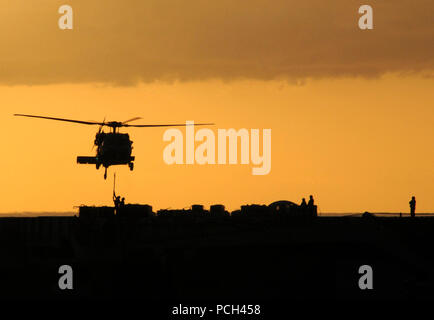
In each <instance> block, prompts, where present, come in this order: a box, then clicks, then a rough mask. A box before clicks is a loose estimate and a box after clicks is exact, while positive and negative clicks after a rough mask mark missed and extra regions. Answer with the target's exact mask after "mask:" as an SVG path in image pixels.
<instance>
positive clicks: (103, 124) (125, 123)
mask: <svg viewBox="0 0 434 320" xmlns="http://www.w3.org/2000/svg"><path fill="white" fill-rule="evenodd" d="M14 116H16V117H27V118H38V119H48V120H55V121H64V122H72V123H79V124H85V125H96V126H100V127H101V128H102V127H110V128H112V130H113V132H116V131H117V130H116V129H118V128H123V127H128V128H157V127H185V126H188V124H186V123H181V124H129V122H132V121H136V120H140V119H142V118H140V117H135V118H132V119H129V120H126V121H123V122H119V121H110V122H105V120H104V121H103V122H96V121H82V120H71V119H63V118H54V117H45V116H35V115H29V114H14ZM213 124H214V123H197V124H196V123H195V124H194V125H195V126H207V125H213Z"/></svg>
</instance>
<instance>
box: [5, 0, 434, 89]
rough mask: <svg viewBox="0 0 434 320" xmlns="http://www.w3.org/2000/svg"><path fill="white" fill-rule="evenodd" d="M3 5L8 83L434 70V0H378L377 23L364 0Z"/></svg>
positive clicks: (51, 0)
mask: <svg viewBox="0 0 434 320" xmlns="http://www.w3.org/2000/svg"><path fill="white" fill-rule="evenodd" d="M62 4H64V2H63V1H57V0H45V1H40V2H38V5H36V4H32V5H31V6H30V5H29V2H28V1H26V0H15V1H12V2H10V3H8V4H3V9H4V10H0V12H1V13H0V39H2V45H1V49H0V83H2V84H7V85H16V84H28V85H32V84H50V83H63V82H72V83H77V82H103V83H111V84H115V85H131V84H135V83H138V82H141V81H143V82H151V81H173V80H179V81H188V80H207V79H216V78H217V79H223V80H225V81H227V80H234V79H239V78H251V79H261V80H268V79H275V78H286V79H288V80H290V81H300V80H303V79H306V78H323V77H342V76H351V77H356V76H362V77H375V76H379V75H381V74H384V73H386V72H398V73H413V72H418V73H419V72H420V73H423V74H424V75H425V76H428V77H429V76H431V75H432V74H433V70H434V41H433V39H434V25H433V17H432V12H434V2H433V1H432V0H419V1H417V2H415V1H413V0H396V1H387V0H386V1H385V0H381V1H378V0H369V1H367V4H370V5H371V6H372V7H373V10H374V29H373V30H364V31H362V30H360V29H359V28H358V18H359V16H360V15H359V13H358V8H359V6H360V5H361V4H362V3H360V1H355V0H346V1H342V0H330V1H323V0H307V1H291V0H286V1H284V0H273V1H269V0H250V1H242V0H231V1H229V0H219V1H213V2H211V1H203V0H184V1H178V0H170V1H169V0H148V1H140V0H126V1H117V0H92V1H83V0H70V1H68V4H69V5H71V6H72V8H73V10H74V30H60V29H59V28H58V26H57V21H58V19H59V17H60V14H58V12H57V10H58V8H59V7H60V6H61V5H62Z"/></svg>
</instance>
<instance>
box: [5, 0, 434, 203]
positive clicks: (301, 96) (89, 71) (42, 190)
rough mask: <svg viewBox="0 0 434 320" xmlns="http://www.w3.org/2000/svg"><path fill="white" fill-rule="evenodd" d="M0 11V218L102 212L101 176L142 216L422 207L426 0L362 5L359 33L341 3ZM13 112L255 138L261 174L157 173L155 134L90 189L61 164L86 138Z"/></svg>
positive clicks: (220, 169) (429, 180) (429, 85)
mask: <svg viewBox="0 0 434 320" xmlns="http://www.w3.org/2000/svg"><path fill="white" fill-rule="evenodd" d="M0 3H1V4H2V5H3V8H6V9H7V10H6V11H5V10H3V11H1V12H2V13H1V14H0V36H1V37H2V39H3V43H6V45H2V49H1V50H0V63H1V65H0V66H1V68H0V102H1V106H2V107H1V109H0V113H1V119H2V126H1V127H0V137H2V143H1V145H2V150H3V152H2V157H0V167H1V168H2V169H3V170H2V174H1V175H2V176H1V181H2V184H1V186H0V191H1V194H2V197H1V198H2V200H1V203H0V212H22V211H71V210H72V207H73V206H76V205H80V204H88V205H90V204H95V205H102V204H111V195H112V183H113V177H112V174H113V172H117V176H118V188H117V191H118V193H119V194H122V195H123V196H125V197H126V198H127V202H141V203H149V204H151V205H153V206H154V208H156V209H159V208H168V207H172V208H183V207H187V206H190V205H191V204H194V203H201V204H205V205H210V204H214V203H223V204H225V205H226V206H227V207H228V208H229V209H236V208H238V207H239V206H240V205H241V204H246V203H266V204H268V203H270V202H273V201H275V200H281V199H286V200H290V201H295V202H299V201H300V200H301V198H302V197H307V196H308V195H309V194H313V195H314V197H315V198H316V200H317V203H318V205H319V209H320V211H322V212H360V211H374V212H375V211H377V212H379V211H394V212H400V211H402V212H406V211H408V201H409V200H410V197H411V196H412V195H415V196H416V198H417V201H418V202H417V211H419V212H420V211H424V212H433V211H434V197H433V196H432V195H433V190H434V166H433V163H434V148H433V147H432V141H433V138H434V90H433V88H434V77H433V74H434V73H433V70H434V59H433V57H434V48H433V42H432V39H433V35H434V28H432V15H431V13H432V10H431V9H432V6H433V4H432V3H431V2H429V1H421V2H420V3H419V5H418V6H417V5H415V4H412V3H411V2H410V1H407V0H401V1H396V2H395V3H394V4H395V5H392V4H384V3H381V2H378V1H372V4H373V7H374V17H375V20H374V25H375V28H374V30H372V31H368V32H371V33H364V32H365V31H361V30H358V29H357V16H358V15H357V9H358V5H359V4H358V2H356V1H348V2H345V4H342V5H340V4H339V2H337V1H331V2H330V3H331V6H332V5H333V6H334V7H333V10H331V9H330V7H328V6H327V5H325V4H324V2H323V1H316V0H315V1H310V2H309V1H308V2H305V4H300V3H298V2H295V1H294V2H291V1H276V2H275V3H274V4H273V5H271V4H270V2H266V1H260V0H255V1H253V2H252V3H251V4H250V6H249V7H247V8H246V7H245V5H242V3H244V2H237V1H235V2H233V1H232V2H226V1H223V2H221V4H220V5H217V4H209V5H204V4H203V3H204V2H201V1H192V2H188V3H187V4H185V5H182V6H181V4H180V3H181V2H178V1H166V0H165V1H149V2H146V3H147V4H146V5H143V4H141V3H142V2H138V1H130V2H128V1H127V2H125V3H128V4H129V5H127V4H124V5H123V7H118V6H119V5H118V3H119V2H115V1H95V2H92V4H90V3H87V2H82V1H70V3H69V4H70V5H71V6H72V7H73V8H74V17H75V20H74V25H75V26H76V27H75V29H74V30H69V31H60V30H58V28H57V19H58V17H59V14H57V8H58V7H59V6H60V5H61V4H63V2H59V1H54V0H47V1H43V2H42V3H41V5H40V7H32V8H30V7H27V6H26V5H25V2H24V1H21V0H18V1H16V2H13V3H10V2H6V1H0ZM182 3H184V2H182ZM201 3H202V4H201ZM219 3H220V2H219ZM104 4H105V6H104ZM223 4H225V5H227V7H225V6H224V5H223ZM290 4H291V5H290ZM193 5H194V6H193ZM375 5H377V6H375ZM424 6H425V7H424ZM181 8H183V9H182V10H181ZM284 9H285V10H286V11H282V10H284ZM428 9H429V10H428ZM180 10H181V11H180ZM297 10H298V11H297ZM6 12H8V14H6ZM282 12H286V13H287V15H285V14H283V13H282ZM297 13H298V14H297ZM428 13H429V15H428ZM429 18H431V19H429ZM324 19H325V20H324ZM327 19H329V20H330V24H327V23H326V22H325V21H329V20H327ZM307 21H308V22H309V23H307ZM24 22H26V23H24ZM14 113H29V114H40V115H49V116H56V117H65V118H72V119H81V120H96V121H102V120H103V119H104V117H107V119H108V120H120V121H122V120H126V119H129V118H132V117H135V116H140V117H143V120H142V121H141V122H142V123H151V124H152V123H170V122H173V123H179V122H185V121H186V120H194V121H195V122H215V123H216V126H215V127H214V128H213V130H214V131H215V132H217V129H219V128H222V129H228V128H235V129H240V128H247V129H251V128H258V129H268V128H271V129H272V167H271V173H270V174H269V175H266V176H253V175H252V174H251V168H252V165H223V166H222V165H205V166H200V165H193V166H187V165H172V166H168V165H166V164H165V163H164V162H163V149H164V148H165V146H166V145H167V142H163V139H162V137H163V133H164V131H165V129H164V128H158V129H154V128H146V129H130V130H128V132H129V133H130V135H131V137H132V140H133V141H134V147H135V149H134V155H135V156H136V168H135V171H134V172H133V173H131V172H130V171H129V170H128V168H127V167H114V168H113V167H112V168H110V171H109V179H108V180H107V181H104V180H103V177H102V175H103V172H102V171H101V170H100V171H99V172H98V171H96V170H95V167H94V166H84V165H77V164H76V156H77V155H83V156H85V155H92V152H91V148H92V144H93V140H94V135H95V133H96V130H97V128H95V127H87V126H81V125H78V124H68V123H60V122H51V121H48V120H38V119H25V118H15V117H13V116H12V114H14ZM138 123H139V122H138ZM182 130H183V129H182Z"/></svg>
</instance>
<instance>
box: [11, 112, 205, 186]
mask: <svg viewBox="0 0 434 320" xmlns="http://www.w3.org/2000/svg"><path fill="white" fill-rule="evenodd" d="M14 116H16V117H28V118H39V119H48V120H55V121H64V122H72V123H79V124H84V125H96V126H99V129H98V132H97V133H96V136H95V140H94V146H93V148H95V147H96V148H97V150H96V156H90V157H89V156H87V157H83V156H79V157H77V163H79V164H94V165H95V166H96V169H97V170H99V168H100V167H101V166H103V167H104V168H105V173H104V179H107V169H108V168H109V167H110V166H114V165H128V167H129V168H130V170H131V171H133V170H134V160H135V157H134V156H132V151H133V146H132V145H133V141H131V139H130V136H129V134H128V133H120V132H119V128H124V127H133V128H155V127H185V126H187V125H188V124H138V125H134V124H130V122H133V121H136V120H140V119H142V118H140V117H135V118H132V119H129V120H126V121H123V122H118V121H110V122H106V121H105V119H104V120H103V122H96V121H81V120H71V119H63V118H53V117H45V116H37V115H29V114H14ZM194 125H195V126H205V125H213V123H195V124H194ZM104 127H109V128H110V129H111V132H104Z"/></svg>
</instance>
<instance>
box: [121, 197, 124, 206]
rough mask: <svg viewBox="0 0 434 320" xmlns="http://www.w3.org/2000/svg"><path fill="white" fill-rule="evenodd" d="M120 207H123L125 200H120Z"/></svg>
mask: <svg viewBox="0 0 434 320" xmlns="http://www.w3.org/2000/svg"><path fill="white" fill-rule="evenodd" d="M120 206H121V207H123V206H125V198H122V200H121V203H120Z"/></svg>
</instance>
